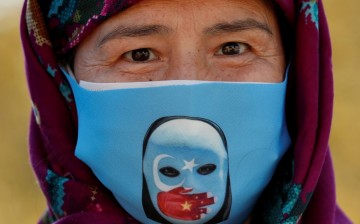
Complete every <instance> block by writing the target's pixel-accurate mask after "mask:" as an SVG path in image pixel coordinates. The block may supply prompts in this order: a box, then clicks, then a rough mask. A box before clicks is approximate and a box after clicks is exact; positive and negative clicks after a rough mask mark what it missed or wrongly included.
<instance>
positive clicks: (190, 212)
mask: <svg viewBox="0 0 360 224" xmlns="http://www.w3.org/2000/svg"><path fill="white" fill-rule="evenodd" d="M191 191H192V189H185V188H183V187H178V188H175V189H172V190H170V191H168V192H160V193H158V196H157V199H158V206H159V208H160V210H161V212H162V213H164V214H165V215H167V216H169V217H171V218H174V219H180V220H188V221H189V220H199V219H200V218H201V214H207V213H208V209H207V208H204V207H206V206H208V205H212V204H214V203H215V201H214V197H208V194H207V193H197V194H189V193H190V192H191Z"/></svg>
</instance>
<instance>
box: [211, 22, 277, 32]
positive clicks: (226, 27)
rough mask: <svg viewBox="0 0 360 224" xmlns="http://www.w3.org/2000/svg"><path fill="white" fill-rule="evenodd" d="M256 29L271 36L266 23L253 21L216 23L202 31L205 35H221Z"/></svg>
mask: <svg viewBox="0 0 360 224" xmlns="http://www.w3.org/2000/svg"><path fill="white" fill-rule="evenodd" d="M251 29H258V30H262V31H264V32H266V33H267V34H269V35H273V31H272V30H271V28H270V26H269V25H268V24H267V23H262V22H259V21H257V20H255V19H246V20H234V21H232V22H222V23H217V24H215V25H213V26H211V27H208V28H206V29H205V30H204V34H205V35H214V34H221V33H234V32H240V31H245V30H251Z"/></svg>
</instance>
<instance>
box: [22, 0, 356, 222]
mask: <svg viewBox="0 0 360 224" xmlns="http://www.w3.org/2000/svg"><path fill="white" fill-rule="evenodd" d="M136 2H137V1H136V0H122V1H121V0H119V1H117V0H104V1H94V0H84V1H78V0H61V1H59V0H52V1H44V0H26V1H25V3H24V8H23V12H22V17H21V37H22V43H23V49H24V57H25V66H26V75H27V81H28V87H29V90H30V95H31V100H32V106H33V111H32V116H31V124H30V136H29V147H30V159H31V163H32V166H33V169H34V171H35V174H36V177H37V179H38V181H39V184H40V187H41V189H42V191H43V193H44V195H45V197H46V200H47V204H48V210H47V211H46V212H45V215H44V216H43V218H42V219H41V220H40V221H39V223H51V222H55V221H56V223H60V224H62V223H137V221H136V220H135V219H133V218H132V217H131V216H130V215H128V214H127V213H126V212H125V211H124V210H123V209H122V208H121V207H120V205H119V204H118V203H117V201H116V200H115V199H114V197H113V196H112V194H111V192H110V191H109V190H107V189H106V188H105V187H104V186H103V185H102V184H101V183H100V182H99V180H98V179H97V178H96V177H95V176H94V174H93V173H92V171H91V170H90V169H89V168H88V167H87V166H86V165H85V164H84V163H83V162H81V161H80V160H79V159H77V158H76V157H75V155H74V150H75V145H76V139H77V115H76V105H75V103H74V98H73V94H72V91H71V89H70V87H69V84H68V82H67V80H66V78H65V76H64V74H62V72H61V70H60V67H59V60H60V59H59V58H64V57H67V56H68V54H69V52H71V51H72V49H74V46H76V45H77V44H78V43H79V42H81V41H82V40H83V39H84V38H85V37H86V35H88V34H89V33H90V32H91V31H93V29H94V28H95V27H96V26H97V25H99V24H100V23H101V22H103V21H104V20H106V19H107V18H109V17H111V16H112V15H114V14H116V13H119V12H120V13H121V11H122V10H124V9H126V8H127V7H131V5H133V4H135V3H136ZM275 3H276V5H277V7H278V8H279V12H278V13H280V14H281V16H280V17H279V18H282V19H281V20H284V21H280V22H281V23H286V24H288V27H287V31H286V32H287V33H291V35H288V36H289V37H290V38H292V39H291V40H290V41H289V42H290V43H291V44H290V45H291V48H292V57H291V67H292V68H291V74H290V76H289V88H288V89H289V90H288V93H287V98H288V99H287V110H288V111H287V114H288V125H289V130H290V132H291V136H292V142H293V146H292V148H291V150H289V153H288V155H286V156H285V157H284V159H283V162H282V163H281V164H280V165H279V167H278V169H277V172H276V173H275V175H274V177H273V178H272V181H271V183H270V184H269V186H268V187H267V189H266V190H265V191H264V193H263V194H262V196H261V198H260V199H259V201H258V203H257V206H256V208H255V210H254V212H253V221H252V222H254V223H329V224H330V223H350V221H349V220H348V219H347V218H346V216H345V215H344V214H343V213H342V212H341V210H340V209H339V208H338V207H337V206H336V200H335V183H334V173H333V166H332V163H331V157H330V152H329V147H328V143H329V134H330V126H331V119H332V109H333V78H332V64H331V45H330V38H329V31H328V26H327V22H326V17H325V14H324V7H323V5H322V2H321V0H318V1H316V0H292V1H290V0H276V1H275Z"/></svg>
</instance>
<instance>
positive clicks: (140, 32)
mask: <svg viewBox="0 0 360 224" xmlns="http://www.w3.org/2000/svg"><path fill="white" fill-rule="evenodd" d="M171 32H172V29H171V28H169V27H166V26H164V25H157V24H154V25H137V26H124V25H120V26H118V27H117V28H116V29H114V30H112V31H110V32H108V33H107V34H105V35H104V36H103V37H101V38H100V40H99V41H98V43H97V47H101V46H102V45H103V44H105V43H106V42H107V41H109V40H112V39H121V38H125V37H143V36H151V35H168V34H170V33H171Z"/></svg>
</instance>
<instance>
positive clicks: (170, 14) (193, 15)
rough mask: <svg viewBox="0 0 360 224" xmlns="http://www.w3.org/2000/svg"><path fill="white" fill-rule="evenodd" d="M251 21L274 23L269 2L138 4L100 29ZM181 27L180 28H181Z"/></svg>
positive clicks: (158, 0)
mask: <svg viewBox="0 0 360 224" xmlns="http://www.w3.org/2000/svg"><path fill="white" fill-rule="evenodd" d="M249 18H250V19H255V20H258V21H261V22H268V23H270V24H271V23H276V20H275V12H274V10H273V5H272V2H271V1H269V0H211V1H208V0H197V1H193V0H172V1H165V0H142V1H140V2H139V3H137V4H135V5H133V6H131V7H130V8H128V9H126V10H124V11H122V12H121V13H119V14H117V15H115V16H113V17H111V18H110V19H108V20H107V21H106V22H105V23H104V24H102V25H101V26H100V27H101V28H105V29H106V28H108V29H111V28H113V27H114V26H117V25H119V24H123V25H128V26H130V25H142V24H151V23H157V24H166V25H169V26H175V27H176V28H177V29H182V28H185V29H186V27H187V26H186V24H189V23H191V24H193V25H194V24H195V25H196V26H194V27H195V29H196V27H204V26H206V25H209V24H213V23H216V22H226V21H231V20H238V19H249ZM182 25H184V26H182Z"/></svg>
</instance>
